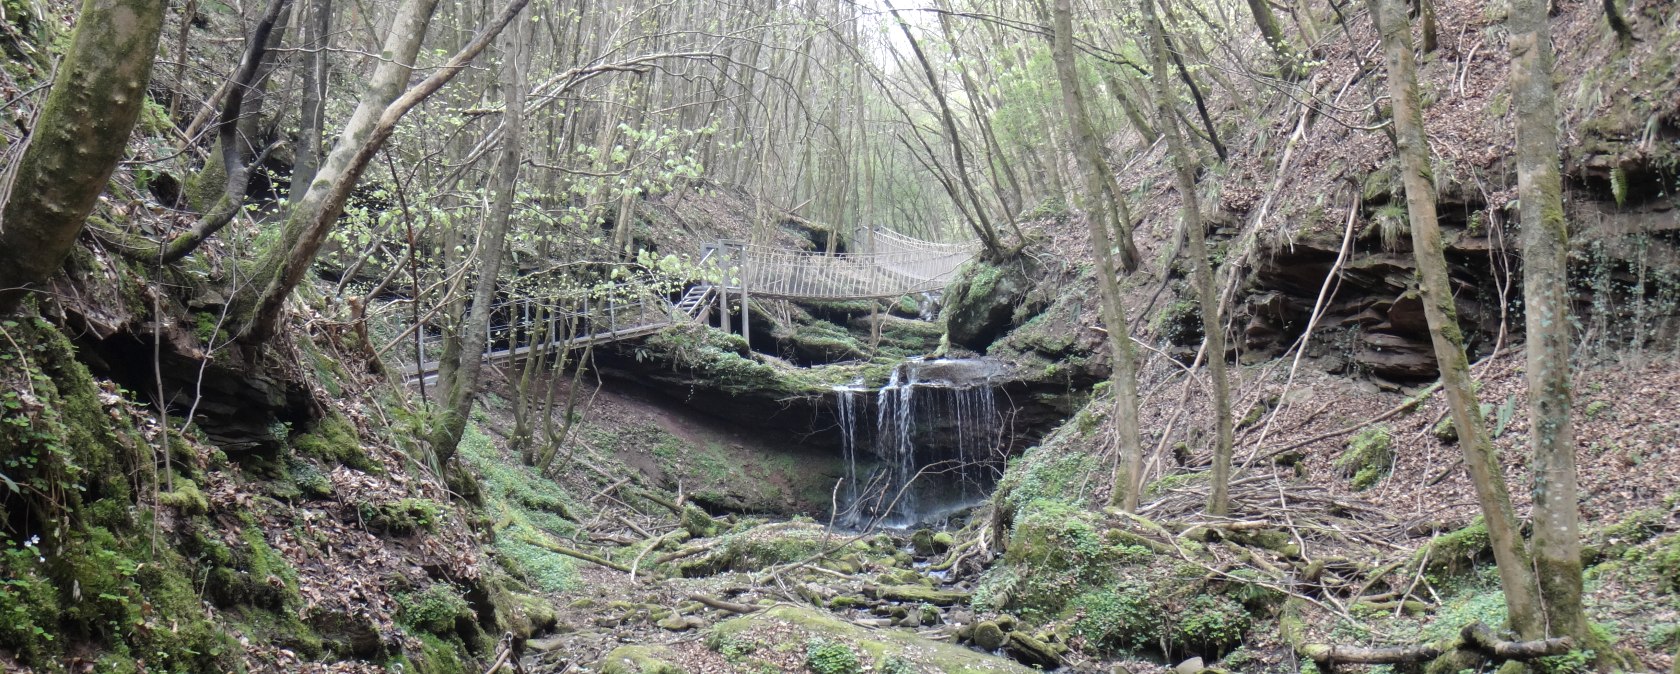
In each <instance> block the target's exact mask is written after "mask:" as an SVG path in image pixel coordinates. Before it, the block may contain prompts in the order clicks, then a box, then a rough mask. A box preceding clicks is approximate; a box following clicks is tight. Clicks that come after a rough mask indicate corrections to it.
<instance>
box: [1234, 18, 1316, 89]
mask: <svg viewBox="0 0 1680 674" xmlns="http://www.w3.org/2000/svg"><path fill="white" fill-rule="evenodd" d="M1248 11H1249V13H1250V14H1253V15H1254V25H1255V26H1256V27H1258V28H1259V29H1260V36H1261V37H1262V38H1265V40H1266V46H1268V47H1271V48H1272V53H1273V54H1274V55H1276V56H1277V60H1278V72H1279V74H1281V75H1283V78H1284V79H1289V80H1292V79H1295V78H1297V77H1300V76H1301V75H1303V74H1305V73H1304V72H1303V70H1304V68H1303V67H1302V64H1301V55H1300V54H1299V53H1297V52H1296V51H1295V47H1294V46H1292V45H1290V43H1289V37H1288V36H1286V35H1284V34H1283V28H1282V27H1280V26H1278V21H1277V17H1276V16H1275V15H1273V14H1272V5H1271V3H1270V2H1268V0H1248Z"/></svg>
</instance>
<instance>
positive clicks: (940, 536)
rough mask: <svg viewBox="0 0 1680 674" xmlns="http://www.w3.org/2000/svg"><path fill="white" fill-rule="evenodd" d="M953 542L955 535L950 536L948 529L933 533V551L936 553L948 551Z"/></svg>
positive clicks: (954, 542) (954, 541)
mask: <svg viewBox="0 0 1680 674" xmlns="http://www.w3.org/2000/svg"><path fill="white" fill-rule="evenodd" d="M955 544H956V537H954V536H952V535H951V532H949V531H941V532H939V533H937V534H934V535H933V551H934V552H936V553H938V554H945V553H946V552H949V551H950V550H951V546H952V545H955Z"/></svg>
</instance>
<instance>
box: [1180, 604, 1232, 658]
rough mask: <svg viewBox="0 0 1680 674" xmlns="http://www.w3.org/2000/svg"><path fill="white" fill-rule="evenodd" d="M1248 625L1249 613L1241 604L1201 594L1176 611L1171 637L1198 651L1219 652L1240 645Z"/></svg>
mask: <svg viewBox="0 0 1680 674" xmlns="http://www.w3.org/2000/svg"><path fill="white" fill-rule="evenodd" d="M1248 627H1249V618H1248V613H1247V612H1246V611H1244V610H1243V607H1242V605H1241V604H1238V603H1237V602H1235V601H1232V600H1231V599H1229V598H1226V597H1221V596H1217V595H1209V594H1204V595H1200V596H1197V597H1196V598H1195V599H1192V600H1190V605H1189V606H1186V607H1185V609H1184V611H1183V612H1181V613H1180V614H1179V617H1178V624H1176V625H1174V626H1173V640H1174V641H1176V642H1177V643H1179V644H1182V645H1184V646H1185V647H1187V648H1189V649H1191V650H1193V651H1196V652H1199V653H1208V654H1219V653H1224V652H1227V651H1229V650H1231V649H1232V648H1235V647H1236V646H1237V645H1238V644H1241V643H1242V640H1243V636H1244V635H1246V634H1248Z"/></svg>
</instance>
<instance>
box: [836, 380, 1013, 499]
mask: <svg viewBox="0 0 1680 674" xmlns="http://www.w3.org/2000/svg"><path fill="white" fill-rule="evenodd" d="M996 371H997V366H996V365H995V364H993V363H991V362H989V361H982V360H967V361H965V360H933V361H924V360H919V359H913V360H908V361H905V362H903V363H901V364H899V366H898V367H895V368H893V371H892V373H891V375H889V377H888V379H887V383H886V384H885V385H883V386H882V387H881V388H880V389H879V390H876V391H873V393H874V400H873V403H874V405H875V414H874V415H873V416H874V421H875V424H874V429H873V430H874V433H873V437H872V438H871V437H870V433H869V429H867V428H865V427H864V425H865V424H867V423H868V421H869V420H870V416H871V415H869V414H868V413H867V410H864V411H862V412H860V410H859V403H860V401H861V402H863V403H864V404H868V403H869V402H870V401H869V399H868V394H869V393H871V392H870V391H869V390H867V389H864V388H861V387H858V386H856V385H853V386H845V387H840V386H837V387H835V388H834V391H835V406H836V411H835V419H836V422H837V423H838V424H839V426H840V438H841V444H842V450H843V451H844V453H845V459H846V463H847V472H846V480H847V485H848V486H846V487H845V488H844V489H843V490H842V491H843V493H844V499H845V500H844V501H843V503H842V504H841V506H842V513H844V515H843V518H842V519H843V521H845V522H846V523H848V524H853V525H857V524H864V523H867V522H870V521H875V520H879V521H881V522H882V523H884V524H887V525H890V526H905V525H910V524H915V523H917V522H920V521H923V520H925V519H928V518H931V517H938V516H940V515H942V514H945V513H948V512H950V511H954V510H957V509H960V508H963V507H966V506H969V505H973V504H975V503H978V502H979V501H981V500H983V499H984V498H985V497H986V495H987V493H988V492H989V490H990V488H991V486H992V484H993V482H995V480H996V478H997V474H998V472H999V468H1000V467H1001V464H1002V458H1003V449H1005V448H1006V447H1007V446H1008V442H1007V441H1006V440H1007V439H1006V438H1004V437H1003V434H1002V422H1001V417H1000V415H999V412H998V405H997V397H996V393H995V389H994V383H993V379H994V377H995V374H996ZM860 447H864V448H869V449H870V450H871V451H870V453H871V454H873V455H874V457H875V458H876V459H878V461H879V465H878V467H876V468H875V469H874V470H873V471H868V472H867V473H868V474H867V475H866V476H863V477H861V479H860V475H859V471H858V460H859V457H858V449H859V448H860Z"/></svg>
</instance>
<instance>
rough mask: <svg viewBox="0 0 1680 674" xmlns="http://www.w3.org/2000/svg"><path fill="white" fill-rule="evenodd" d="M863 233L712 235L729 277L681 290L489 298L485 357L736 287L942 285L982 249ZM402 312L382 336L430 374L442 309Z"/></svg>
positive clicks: (639, 327) (879, 293)
mask: <svg viewBox="0 0 1680 674" xmlns="http://www.w3.org/2000/svg"><path fill="white" fill-rule="evenodd" d="M861 234H862V236H861V237H860V238H862V239H863V240H862V241H859V242H858V243H860V244H862V246H863V247H864V248H866V249H867V250H866V251H865V252H847V253H837V254H833V255H829V254H825V253H822V252H805V251H796V250H788V249H784V248H778V247H774V246H764V245H758V244H751V243H742V242H732V241H720V242H718V243H716V244H708V245H707V246H706V247H705V251H704V253H703V255H702V257H701V258H700V261H699V264H700V266H701V267H702V269H703V270H704V269H707V268H710V269H711V271H710V272H709V273H707V274H706V276H708V277H710V278H713V279H722V282H721V283H715V282H707V281H702V282H700V283H697V284H694V285H692V286H689V287H687V288H686V289H685V290H684V291H683V293H682V294H681V296H680V297H678V299H676V300H672V299H671V298H670V296H665V295H659V294H650V293H644V294H641V295H640V296H634V297H629V298H620V299H599V298H597V299H591V297H590V295H588V294H579V295H570V296H556V297H545V298H536V297H525V298H518V299H511V300H502V301H499V302H497V303H496V304H494V305H492V306H491V312H490V313H491V321H490V325H489V326H487V327H486V329H485V333H486V335H485V337H486V341H485V353H484V357H485V358H486V359H491V360H494V359H500V358H514V357H518V356H520V355H523V354H526V353H530V352H531V351H532V350H534V349H537V348H541V347H542V345H544V344H546V345H548V346H549V347H560V348H581V347H585V346H589V345H592V344H600V343H603V342H611V341H617V340H621V339H629V338H632V337H641V336H645V335H649V334H652V333H655V332H658V331H660V330H663V329H665V328H668V327H670V326H673V325H679V324H685V323H705V322H707V321H709V319H710V317H711V313H712V311H713V306H714V305H716V304H718V303H719V301H720V300H722V299H725V298H727V297H730V296H734V297H741V296H747V297H756V298H765V299H810V300H855V299H873V298H894V297H899V296H902V295H908V294H913V293H921V292H928V291H932V290H939V289H942V288H944V286H945V284H946V283H948V282H949V281H950V279H951V277H952V276H954V275H955V274H956V271H957V268H958V267H961V266H962V264H963V263H964V262H967V261H968V260H969V259H970V258H972V257H973V256H974V253H975V251H976V250H978V247H977V245H976V244H975V243H973V242H966V243H940V242H934V241H923V240H920V239H916V238H912V237H908V236H905V235H902V234H899V233H897V232H893V231H891V230H888V229H885V228H874V229H873V230H872V231H866V232H863V233H861ZM625 287H626V288H628V287H629V286H628V284H626V285H625ZM613 294H620V295H623V294H629V293H613ZM397 313H398V312H391V313H383V319H384V320H383V321H381V322H380V324H379V325H377V326H375V327H374V328H373V333H374V334H376V335H380V337H379V338H378V339H379V341H380V342H381V343H383V344H384V346H383V347H382V348H380V349H379V350H380V351H381V352H384V353H389V356H388V358H389V359H390V360H391V361H393V363H392V364H393V365H395V366H397V368H398V371H400V372H402V373H404V375H405V376H406V377H407V378H409V379H420V378H426V377H430V376H431V375H433V374H435V373H436V372H437V366H438V359H439V358H440V357H441V356H442V355H443V336H442V330H441V329H440V328H441V326H440V325H439V324H438V323H439V321H440V319H439V318H437V317H428V316H423V317H422V318H421V320H420V325H419V326H418V327H416V326H415V324H414V322H413V321H412V320H409V317H407V316H399V315H397Z"/></svg>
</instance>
